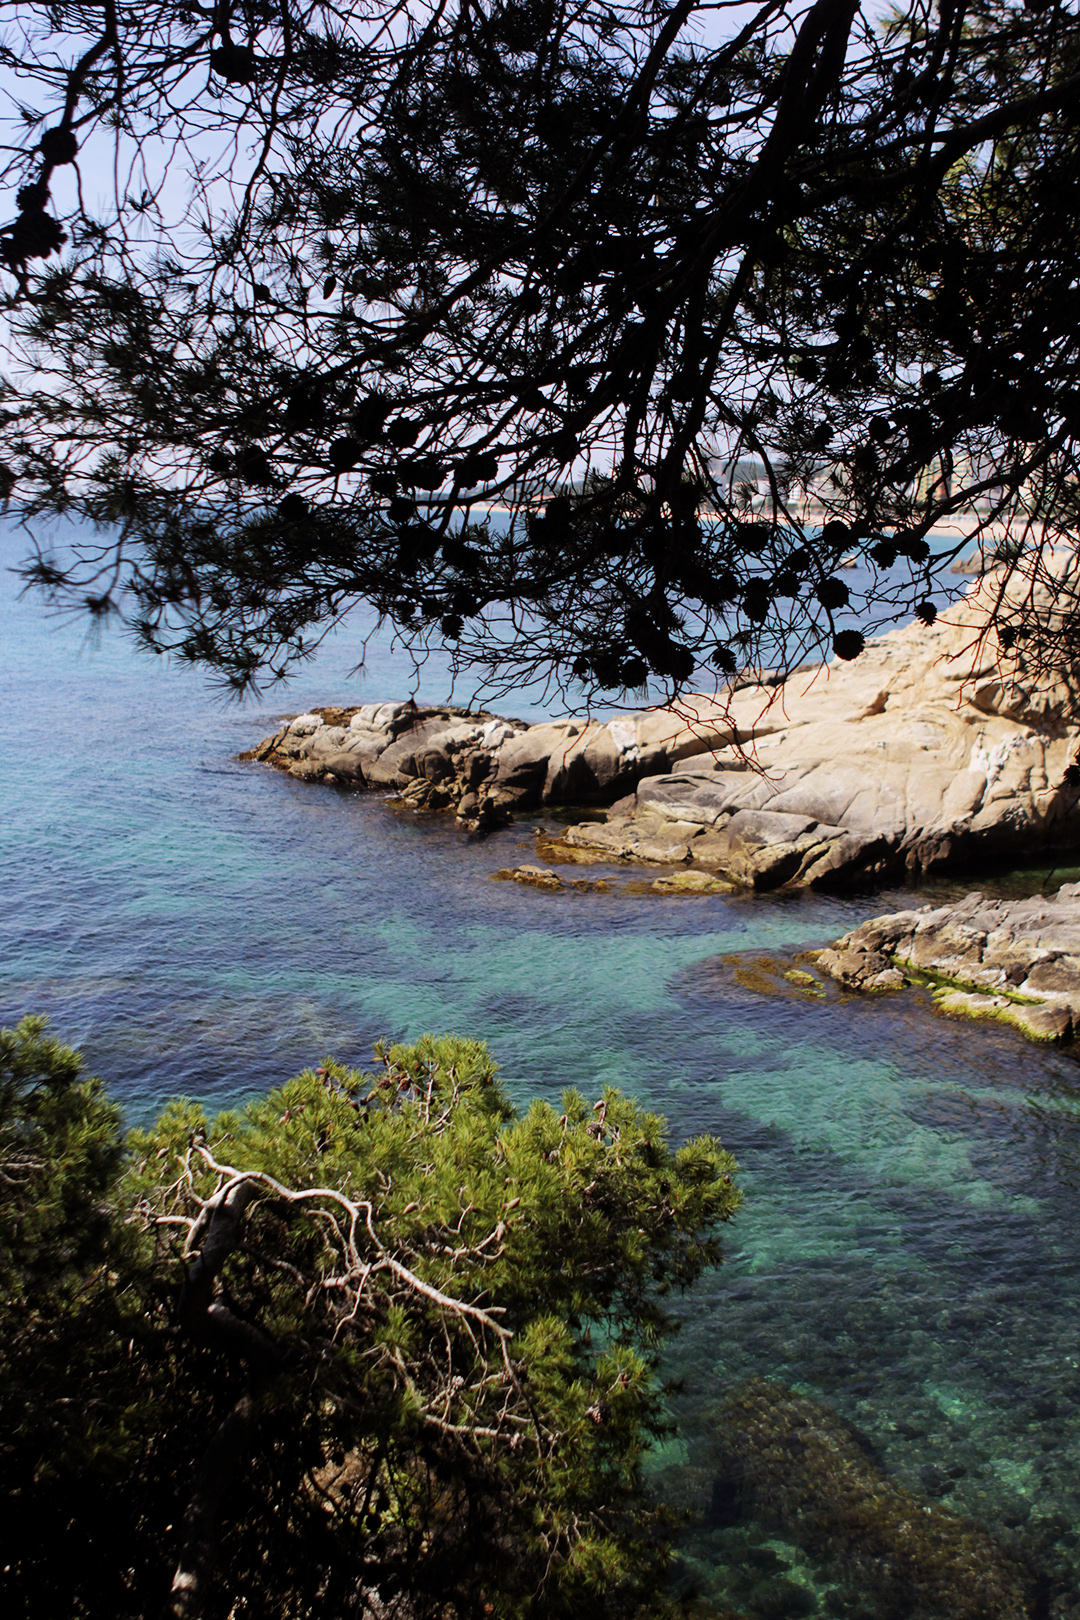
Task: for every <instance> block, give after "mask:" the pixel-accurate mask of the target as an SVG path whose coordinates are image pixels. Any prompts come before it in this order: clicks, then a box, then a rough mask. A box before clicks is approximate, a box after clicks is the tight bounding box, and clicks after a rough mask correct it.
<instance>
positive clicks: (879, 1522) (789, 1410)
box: [712, 1379, 1031, 1620]
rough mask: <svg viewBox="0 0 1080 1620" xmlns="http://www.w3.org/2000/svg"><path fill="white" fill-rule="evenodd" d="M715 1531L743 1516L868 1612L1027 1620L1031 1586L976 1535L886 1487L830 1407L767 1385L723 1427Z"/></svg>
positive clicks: (734, 1408) (970, 1526) (750, 1386)
mask: <svg viewBox="0 0 1080 1620" xmlns="http://www.w3.org/2000/svg"><path fill="white" fill-rule="evenodd" d="M717 1438H718V1440H719V1443H720V1451H721V1456H720V1468H719V1473H718V1477H717V1483H716V1490H715V1493H714V1503H713V1515H712V1516H713V1521H714V1523H717V1524H725V1523H732V1522H733V1521H734V1520H735V1519H737V1518H738V1517H739V1516H740V1515H742V1514H744V1513H746V1512H747V1511H749V1512H752V1513H753V1515H754V1516H755V1517H756V1518H760V1519H763V1520H765V1522H766V1523H769V1524H771V1525H773V1526H775V1527H776V1528H778V1529H780V1530H781V1531H782V1532H783V1533H784V1535H785V1536H788V1537H790V1538H791V1539H792V1540H793V1541H795V1542H797V1543H798V1544H799V1545H801V1546H802V1547H804V1548H805V1549H806V1550H807V1551H808V1552H810V1553H811V1554H812V1556H813V1557H814V1558H815V1559H816V1560H818V1561H819V1562H821V1563H822V1564H824V1565H825V1566H826V1568H827V1570H828V1573H829V1576H830V1578H831V1579H832V1580H834V1581H836V1582H837V1583H839V1585H840V1586H841V1588H842V1589H846V1590H847V1591H848V1592H849V1593H851V1594H853V1595H857V1596H858V1597H860V1598H863V1599H868V1600H869V1604H868V1607H867V1610H866V1611H864V1612H867V1613H869V1614H873V1615H879V1616H882V1617H883V1620H884V1617H886V1616H887V1617H888V1620H893V1617H894V1616H900V1615H903V1616H904V1617H905V1620H1031V1609H1030V1607H1029V1591H1028V1579H1027V1574H1026V1572H1025V1571H1024V1570H1023V1569H1021V1567H1020V1566H1019V1565H1018V1564H1016V1563H1015V1562H1014V1561H1013V1560H1012V1559H1011V1558H1010V1557H1009V1556H1008V1555H1007V1554H1006V1553H1005V1551H1004V1550H1003V1549H1002V1548H1001V1547H1000V1546H999V1545H998V1544H997V1543H996V1542H995V1541H994V1539H993V1537H992V1536H991V1535H990V1534H989V1533H988V1532H987V1531H986V1530H984V1529H983V1528H982V1527H981V1526H980V1525H977V1524H974V1523H973V1522H971V1521H970V1520H968V1519H964V1518H961V1517H960V1516H959V1515H958V1514H956V1513H953V1512H950V1511H949V1509H947V1508H945V1507H942V1506H941V1505H940V1504H939V1503H938V1502H936V1501H930V1500H926V1499H923V1498H921V1497H919V1496H916V1495H915V1494H914V1493H913V1492H912V1491H909V1490H906V1489H905V1488H904V1487H903V1486H902V1485H899V1484H898V1483H897V1482H896V1481H895V1480H892V1479H890V1478H889V1476H888V1474H886V1472H885V1471H884V1469H883V1468H882V1467H881V1465H880V1464H879V1463H878V1462H877V1461H876V1460H875V1458H874V1457H873V1456H872V1455H871V1453H870V1451H869V1449H868V1447H867V1446H866V1444H865V1442H864V1441H863V1440H862V1439H861V1438H860V1437H859V1436H858V1435H857V1434H856V1432H855V1431H854V1430H853V1429H851V1428H850V1427H849V1426H848V1425H847V1424H846V1423H844V1422H843V1420H842V1419H841V1418H840V1417H839V1416H838V1415H837V1414H836V1413H835V1412H832V1411H830V1410H829V1408H828V1407H826V1406H824V1405H822V1404H821V1403H820V1402H818V1401H814V1400H811V1399H810V1398H809V1397H807V1396H805V1395H798V1394H796V1393H795V1392H794V1391H793V1390H790V1389H786V1388H784V1387H783V1386H782V1385H780V1384H775V1383H770V1382H767V1381H766V1380H764V1379H751V1380H750V1382H749V1383H747V1384H744V1385H743V1386H742V1387H741V1388H740V1389H739V1390H738V1391H736V1393H735V1394H734V1396H733V1397H732V1398H731V1400H730V1401H728V1402H727V1404H726V1406H725V1407H724V1409H723V1412H722V1415H721V1418H720V1421H719V1423H718V1425H717Z"/></svg>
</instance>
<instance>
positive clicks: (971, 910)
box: [816, 883, 1080, 1041]
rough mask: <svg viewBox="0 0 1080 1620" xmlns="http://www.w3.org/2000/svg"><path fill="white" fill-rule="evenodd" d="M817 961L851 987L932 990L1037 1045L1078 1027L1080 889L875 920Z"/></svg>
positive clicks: (938, 999) (958, 1011)
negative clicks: (916, 986)
mask: <svg viewBox="0 0 1080 1620" xmlns="http://www.w3.org/2000/svg"><path fill="white" fill-rule="evenodd" d="M816 964H817V967H818V969H819V971H821V972H822V973H825V974H828V975H829V977H830V978H832V979H835V980H836V981H837V982H838V983H839V984H841V985H843V986H844V988H845V989H849V990H871V991H874V990H883V989H900V988H902V987H903V986H904V985H905V984H910V983H912V982H916V983H923V984H930V985H932V986H933V987H934V1005H935V1006H936V1007H938V1008H939V1009H940V1010H941V1011H942V1012H946V1013H951V1014H953V1015H960V1016H963V1017H969V1018H993V1019H996V1020H998V1021H999V1022H1001V1023H1005V1024H1011V1025H1012V1026H1013V1027H1014V1028H1016V1029H1018V1030H1020V1032H1021V1033H1022V1034H1024V1035H1026V1036H1027V1037H1028V1038H1029V1039H1030V1040H1037V1041H1068V1040H1072V1039H1075V1037H1076V1033H1077V1030H1078V1029H1080V884H1076V883H1066V884H1063V885H1062V886H1061V888H1060V889H1059V890H1058V891H1057V893H1056V894H1054V895H1049V896H1047V895H1036V896H1035V897H1034V898H1033V899H1030V900H985V899H984V898H983V896H982V895H981V894H969V895H966V896H965V898H964V899H963V900H961V901H960V902H959V904H957V905H949V906H938V907H933V906H923V907H922V908H921V909H920V910H918V911H899V912H894V913H892V914H890V915H888V916H884V917H873V918H871V919H870V920H869V921H868V922H865V923H862V924H861V925H860V927H858V928H855V929H853V930H852V931H851V933H849V934H845V935H844V936H843V938H842V939H839V940H837V941H836V943H835V944H834V945H832V946H831V947H830V948H829V949H827V950H823V951H819V952H818V953H817V956H816Z"/></svg>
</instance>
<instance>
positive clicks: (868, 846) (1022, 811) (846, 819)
mask: <svg viewBox="0 0 1080 1620" xmlns="http://www.w3.org/2000/svg"><path fill="white" fill-rule="evenodd" d="M999 592H1000V581H998V580H997V579H996V576H985V577H984V578H983V579H981V580H979V581H978V582H976V584H975V585H973V586H972V587H971V589H970V591H969V593H968V595H967V596H966V597H965V598H963V599H962V601H961V602H960V603H958V604H956V605H955V606H954V607H953V608H952V609H950V610H949V612H948V613H946V614H944V615H942V617H941V618H940V619H939V620H938V621H937V623H935V624H934V625H924V624H922V623H920V622H916V623H914V624H911V625H907V626H905V627H903V628H901V629H898V630H894V631H892V632H890V634H888V635H886V636H882V637H880V638H879V639H878V640H876V641H872V642H871V643H870V644H869V645H868V646H867V648H866V650H865V652H864V653H863V654H862V655H861V656H860V657H859V658H858V659H856V660H855V661H854V662H852V663H850V664H844V663H839V662H837V663H833V664H831V665H822V666H820V667H817V668H816V669H810V670H803V671H800V672H799V673H797V674H796V675H794V676H792V677H790V678H789V679H788V680H787V682H786V683H783V684H781V685H774V684H766V683H763V684H760V685H755V684H744V685H743V686H741V687H738V688H736V690H735V691H734V692H729V693H723V694H720V695H716V696H712V697H700V696H698V697H686V698H684V699H683V700H682V701H681V702H680V703H679V704H678V706H677V707H675V708H670V709H654V710H648V711H645V712H643V713H640V714H629V715H622V716H619V717H617V718H613V719H608V720H604V721H601V720H574V719H571V720H565V721H545V722H543V723H542V724H540V725H533V726H530V725H526V724H525V723H524V722H523V721H520V720H505V719H503V718H501V717H500V716H498V715H491V714H486V713H470V712H469V711H467V710H464V709H456V708H451V707H442V708H418V707H417V706H416V705H415V704H413V703H383V704H365V705H362V706H360V707H357V708H323V709H317V710H313V711H312V712H311V713H310V714H305V715H300V716H298V717H297V718H296V719H293V720H291V721H288V722H286V723H285V724H283V725H282V727H281V728H280V729H279V730H278V732H277V733H276V734H275V735H274V736H273V737H268V738H266V739H265V740H264V741H263V742H261V743H260V744H259V746H258V747H257V748H256V749H254V750H253V752H252V754H250V755H247V756H244V757H247V758H255V759H260V760H266V761H268V762H269V763H271V764H273V765H277V766H279V767H280V768H282V769H284V770H288V771H289V772H290V773H291V774H292V775H293V776H296V777H300V778H302V779H305V780H310V781H320V782H329V783H337V784H341V785H344V786H350V787H376V788H390V789H393V790H395V791H397V792H399V793H401V794H402V795H403V796H404V797H405V799H406V800H407V801H408V802H409V803H411V804H413V805H415V806H416V807H417V808H426V809H431V810H445V809H454V810H456V812H457V814H458V816H459V817H460V818H461V819H462V820H463V821H465V822H467V823H469V824H472V825H479V826H485V825H493V824H496V823H497V822H498V821H500V820H503V819H505V818H506V816H507V815H508V813H509V812H511V811H512V810H514V809H515V808H525V807H528V806H532V805H538V804H555V803H564V804H565V803H586V802H589V801H592V802H596V803H606V804H610V805H611V810H610V812H609V814H608V817H607V820H606V822H598V821H595V820H594V821H589V822H585V823H583V824H581V825H579V826H575V827H572V828H570V829H569V831H568V832H567V834H566V840H565V843H566V848H567V849H568V850H573V849H579V850H583V851H596V852H599V855H600V857H601V858H602V857H604V856H607V857H608V858H616V859H627V860H634V861H643V862H655V863H659V864H663V865H668V866H670V865H688V866H694V867H697V868H701V869H702V870H704V871H706V872H710V873H712V874H714V875H715V876H717V877H719V878H721V879H723V880H726V881H729V882H734V883H737V884H741V885H746V886H749V887H752V888H756V889H774V888H777V887H779V886H781V885H783V884H809V885H814V886H842V885H850V884H852V883H859V882H875V881H878V880H880V879H882V878H885V877H893V876H897V875H900V874H902V873H904V872H905V870H906V871H907V872H908V873H910V874H913V875H918V874H922V873H927V872H935V871H942V870H944V869H946V868H947V867H950V866H956V865H959V864H964V863H968V862H972V861H976V860H985V859H987V858H992V857H995V856H1001V855H1010V854H1019V853H1023V854H1025V855H1030V854H1031V853H1033V852H1035V851H1037V850H1040V849H1067V848H1075V847H1077V846H1080V788H1078V787H1075V786H1071V785H1068V784H1066V783H1065V780H1064V773H1065V769H1066V767H1067V766H1068V765H1069V764H1070V762H1071V760H1072V757H1073V754H1074V752H1075V748H1076V739H1075V736H1074V735H1073V730H1074V722H1075V717H1076V715H1077V712H1078V698H1080V693H1078V692H1077V691H1076V690H1075V688H1074V687H1073V686H1069V685H1066V684H1065V683H1064V682H1058V683H1056V684H1055V683H1053V682H1046V681H1038V680H1036V679H1035V678H1034V677H1033V676H1032V675H1031V674H1030V673H1029V672H1028V670H1027V668H1026V666H1025V663H1024V660H1023V655H1022V652H1021V653H1019V654H1018V653H1010V654H1008V655H1006V654H1005V653H1003V652H1002V651H1001V650H1000V648H999V647H998V645H997V641H996V633H992V634H991V635H990V637H989V639H988V641H987V642H984V641H983V640H981V639H980V631H981V629H982V628H983V627H984V626H985V624H986V621H987V614H988V611H989V606H990V604H991V603H993V602H996V601H997V597H998V594H999ZM1007 611H1008V603H1007V601H1006V608H1005V613H1006V616H1007ZM990 643H992V644H993V645H992V647H991V648H990V650H987V649H988V646H989V645H990ZM1021 645H1022V644H1021ZM620 795H622V797H621V798H620ZM613 800H616V801H617V802H615V803H614V804H612V801H613Z"/></svg>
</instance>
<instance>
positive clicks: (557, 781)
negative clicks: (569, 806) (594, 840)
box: [241, 703, 733, 861]
mask: <svg viewBox="0 0 1080 1620" xmlns="http://www.w3.org/2000/svg"><path fill="white" fill-rule="evenodd" d="M732 736H733V733H732V730H731V727H730V725H728V724H727V723H726V722H725V721H724V720H723V717H722V714H720V713H719V712H718V713H717V715H716V716H715V717H714V719H713V720H712V721H710V722H709V723H708V724H707V725H705V726H700V725H698V724H697V723H696V722H694V723H691V724H687V719H686V717H685V716H684V715H683V714H682V713H681V712H680V713H675V712H673V711H670V710H665V709H658V710H653V711H649V712H647V713H644V714H639V715H620V716H618V717H617V718H615V719H611V720H607V721H600V720H563V721H555V720H552V721H544V722H542V723H541V724H539V725H532V726H530V725H526V724H525V722H524V721H521V720H505V719H503V718H502V717H501V716H499V715H492V714H486V713H473V712H470V711H469V710H466V709H457V708H453V707H449V706H445V707H441V708H431V707H419V706H417V705H416V704H414V703H381V704H378V703H368V704H363V705H361V706H359V707H357V708H320V709H313V710H312V711H311V712H310V713H309V714H301V715H297V716H296V717H295V718H294V719H292V720H288V721H285V722H284V723H283V724H282V725H281V727H280V728H279V729H278V731H277V732H275V734H274V735H273V736H272V737H266V738H264V739H263V741H262V742H260V743H259V745H258V746H257V747H256V748H254V749H252V750H251V752H250V753H248V754H245V755H242V756H241V757H242V758H244V759H256V760H264V761H266V762H267V763H268V764H271V765H275V766H277V767H278V768H279V769H281V770H286V771H288V772H289V774H290V775H291V776H295V777H298V778H299V779H300V780H302V781H309V782H325V783H330V784H336V785H338V786H343V787H371V788H392V789H396V790H397V791H398V792H399V793H401V794H403V795H404V797H405V798H406V799H407V800H408V801H409V802H410V803H411V804H413V805H415V806H416V807H417V808H424V809H429V810H446V809H454V810H456V811H457V814H458V815H459V816H460V817H461V819H462V820H465V821H469V822H474V823H481V824H482V823H484V822H488V823H494V822H497V821H498V820H500V819H504V818H505V816H506V815H507V813H508V812H510V811H512V810H514V809H515V808H525V807H528V806H530V805H538V804H559V803H568V802H572V803H577V804H582V803H587V802H589V801H596V802H601V803H610V802H611V800H612V799H614V798H616V797H617V796H618V795H619V794H624V795H625V794H626V793H627V791H628V790H631V789H633V788H634V786H635V785H636V783H637V782H638V781H639V780H640V779H641V777H642V776H645V775H650V776H651V775H660V774H661V773H664V772H667V771H670V770H671V768H672V766H673V765H675V764H676V763H678V762H680V761H682V760H685V759H688V758H691V757H692V755H693V753H694V751H695V750H696V751H699V752H700V751H701V750H704V749H707V748H712V747H715V746H716V744H717V743H718V741H720V740H721V739H724V740H726V741H728V742H730V741H731V739H732ZM697 830H698V829H697V827H696V826H694V827H690V828H688V829H687V831H688V832H689V833H690V834H693V833H695V832H696V831H697ZM668 847H671V848H672V849H675V851H676V852H675V854H674V855H672V856H670V857H668V856H667V855H665V854H664V852H663V851H664V849H666V848H668ZM646 858H649V859H655V860H667V859H669V858H670V859H673V860H679V861H681V860H683V859H685V848H683V847H679V839H678V837H677V836H676V837H674V838H673V837H670V836H666V842H665V843H664V844H663V845H662V846H658V848H657V852H656V853H655V854H654V855H651V856H648V857H646Z"/></svg>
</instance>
